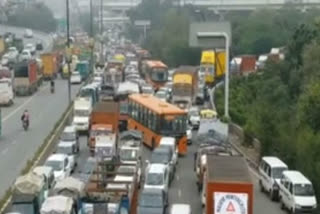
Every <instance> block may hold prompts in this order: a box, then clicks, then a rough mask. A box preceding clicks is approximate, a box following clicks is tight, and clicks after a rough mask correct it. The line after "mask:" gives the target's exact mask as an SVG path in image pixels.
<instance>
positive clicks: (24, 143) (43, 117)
mask: <svg viewBox="0 0 320 214" xmlns="http://www.w3.org/2000/svg"><path fill="white" fill-rule="evenodd" d="M79 87H80V86H79V85H77V86H72V97H75V95H76V93H77V91H78V90H79ZM67 106H68V96H67V81H66V80H56V85H55V93H54V94H51V93H50V87H49V83H48V82H44V84H43V85H42V86H41V88H39V91H38V92H37V93H35V94H34V95H33V96H28V97H16V98H15V103H14V105H13V106H11V107H9V108H2V136H1V137H0V171H1V173H0V181H1V182H0V196H2V195H3V194H4V192H5V190H7V189H8V188H9V187H10V186H11V185H12V183H13V182H14V180H15V178H16V177H17V176H18V175H19V173H20V171H21V170H22V169H23V167H24V166H25V165H26V163H27V161H28V160H29V159H31V158H32V157H33V155H34V154H35V152H36V151H37V149H38V148H39V146H40V145H41V144H42V143H43V140H44V139H45V138H46V136H47V135H48V134H49V133H50V132H51V130H52V129H53V127H54V125H55V123H56V122H57V120H58V119H59V118H60V117H61V115H62V113H63V112H64V111H65V110H66V108H67ZM25 109H28V111H29V113H30V122H31V123H30V127H29V128H30V129H29V130H28V131H27V132H26V131H24V130H23V128H22V124H21V121H20V117H21V115H22V113H23V111H24V110H25Z"/></svg>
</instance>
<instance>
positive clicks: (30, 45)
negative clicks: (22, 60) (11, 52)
mask: <svg viewBox="0 0 320 214" xmlns="http://www.w3.org/2000/svg"><path fill="white" fill-rule="evenodd" d="M24 49H25V50H29V51H30V53H31V54H35V53H36V46H34V45H33V44H31V43H28V44H26V45H25V46H24Z"/></svg>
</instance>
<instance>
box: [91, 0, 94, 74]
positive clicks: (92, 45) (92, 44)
mask: <svg viewBox="0 0 320 214" xmlns="http://www.w3.org/2000/svg"><path fill="white" fill-rule="evenodd" d="M90 37H91V41H90V48H91V53H90V54H91V56H90V62H91V63H90V69H91V73H93V69H94V63H93V50H94V40H93V38H94V35H93V5H92V0H90Z"/></svg>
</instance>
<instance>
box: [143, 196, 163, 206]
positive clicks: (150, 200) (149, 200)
mask: <svg viewBox="0 0 320 214" xmlns="http://www.w3.org/2000/svg"><path fill="white" fill-rule="evenodd" d="M139 206H142V207H161V206H163V198H162V196H161V194H156V193H142V194H141V197H140V200H139Z"/></svg>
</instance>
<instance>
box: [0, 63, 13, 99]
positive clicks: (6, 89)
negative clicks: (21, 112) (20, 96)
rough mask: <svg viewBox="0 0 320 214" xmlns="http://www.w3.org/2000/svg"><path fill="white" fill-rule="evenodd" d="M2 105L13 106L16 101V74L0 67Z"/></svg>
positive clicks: (0, 97)
mask: <svg viewBox="0 0 320 214" xmlns="http://www.w3.org/2000/svg"><path fill="white" fill-rule="evenodd" d="M0 91H1V92H0V105H11V104H13V99H14V72H13V70H10V69H9V68H8V67H2V66H0Z"/></svg>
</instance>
